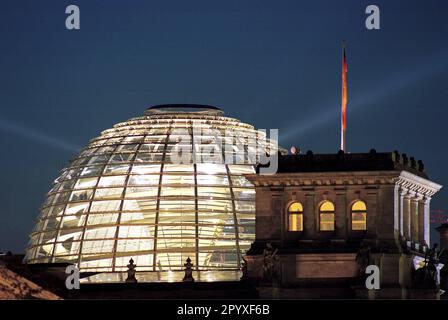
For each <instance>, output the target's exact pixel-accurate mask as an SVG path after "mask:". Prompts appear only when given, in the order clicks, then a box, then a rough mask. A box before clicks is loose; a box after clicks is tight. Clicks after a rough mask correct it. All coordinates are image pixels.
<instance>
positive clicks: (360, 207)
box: [352, 200, 367, 231]
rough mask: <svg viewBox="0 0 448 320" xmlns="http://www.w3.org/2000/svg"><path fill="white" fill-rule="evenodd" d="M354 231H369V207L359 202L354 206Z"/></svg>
mask: <svg viewBox="0 0 448 320" xmlns="http://www.w3.org/2000/svg"><path fill="white" fill-rule="evenodd" d="M352 230H355V231H358V230H361V231H362V230H367V206H366V203H365V202H364V201H361V200H358V201H356V202H355V203H354V204H353V205H352Z"/></svg>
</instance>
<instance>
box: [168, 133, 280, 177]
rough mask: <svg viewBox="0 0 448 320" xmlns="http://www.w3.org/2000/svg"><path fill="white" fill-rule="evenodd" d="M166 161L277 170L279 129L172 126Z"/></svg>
mask: <svg viewBox="0 0 448 320" xmlns="http://www.w3.org/2000/svg"><path fill="white" fill-rule="evenodd" d="M169 140H170V141H169V150H167V156H168V157H169V159H167V161H168V162H169V163H172V164H191V163H213V164H251V165H259V173H260V174H275V173H276V172H277V169H278V152H279V149H278V129H270V130H269V138H268V134H267V131H266V130H257V131H253V130H250V131H249V130H235V129H226V130H225V131H224V132H223V131H222V130H218V129H213V128H200V127H194V126H193V129H192V133H190V132H188V129H186V128H176V129H173V130H172V132H171V133H170V136H169Z"/></svg>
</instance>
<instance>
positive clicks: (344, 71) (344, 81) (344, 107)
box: [341, 42, 347, 151]
mask: <svg viewBox="0 0 448 320" xmlns="http://www.w3.org/2000/svg"><path fill="white" fill-rule="evenodd" d="M341 111H342V112H341V150H343V151H345V129H346V128H347V59H346V57H345V42H343V43H342V106H341Z"/></svg>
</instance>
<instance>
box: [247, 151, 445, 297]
mask: <svg viewBox="0 0 448 320" xmlns="http://www.w3.org/2000/svg"><path fill="white" fill-rule="evenodd" d="M247 178H248V179H249V180H250V181H251V182H252V183H253V184H254V185H255V189H256V240H255V242H254V243H253V245H252V247H251V249H250V250H249V251H248V252H247V255H246V260H247V277H248V279H250V280H252V281H259V283H261V286H263V285H265V286H266V287H269V286H271V284H272V283H274V286H275V287H276V291H275V292H276V295H277V296H276V297H277V298H284V297H296V298H300V297H306V298H310V297H313V292H315V296H316V297H330V298H331V297H337V296H340V295H341V294H342V295H344V296H351V297H376V298H378V297H379V298H412V297H419V295H420V296H423V295H425V294H427V292H423V291H421V290H420V291H416V290H413V288H414V287H415V285H414V283H413V272H414V271H415V270H414V269H413V263H414V261H415V257H425V255H427V253H428V252H429V247H428V245H429V239H430V237H429V236H430V235H429V233H430V221H429V212H430V201H431V198H432V197H433V196H434V194H435V193H436V192H437V191H438V190H440V188H441V185H439V184H437V183H434V182H432V181H430V180H429V178H428V176H427V174H426V173H425V170H424V165H423V163H422V162H421V161H415V159H414V158H412V157H411V158H408V157H407V156H406V155H405V154H399V153H398V152H390V153H377V152H376V151H375V150H371V151H370V152H369V153H363V154H362V153H360V154H345V153H343V152H342V151H340V152H339V153H338V154H320V155H317V154H316V155H315V154H313V153H312V152H308V153H307V154H305V155H279V167H278V172H277V173H276V174H274V175H260V174H253V175H248V176H247ZM372 264H373V265H376V266H378V267H379V270H380V282H381V289H380V290H373V291H372V290H365V288H364V287H363V286H364V284H363V282H362V281H361V280H360V279H363V276H364V275H363V274H365V268H366V266H367V265H372ZM313 288H314V289H315V290H314V291H313ZM305 289H306V290H305ZM266 290H267V291H266V292H267V293H266V296H269V295H270V294H272V292H273V291H272V290H271V291H269V290H268V289H266ZM269 292H270V293H269ZM434 292H435V291H434V290H432V291H431V294H432V293H434ZM332 294H333V295H334V296H332ZM431 294H430V296H431ZM434 297H436V295H434Z"/></svg>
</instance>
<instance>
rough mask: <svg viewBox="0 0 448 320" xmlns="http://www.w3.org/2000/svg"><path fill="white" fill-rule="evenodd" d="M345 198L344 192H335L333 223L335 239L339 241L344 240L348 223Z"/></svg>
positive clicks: (348, 212)
mask: <svg viewBox="0 0 448 320" xmlns="http://www.w3.org/2000/svg"><path fill="white" fill-rule="evenodd" d="M346 197H347V194H346V192H345V191H339V190H338V191H336V199H335V204H334V206H335V217H334V220H335V221H334V222H335V227H336V229H335V231H336V237H337V238H339V239H345V238H346V236H347V222H348V221H349V219H348V215H349V214H350V210H347V199H346ZM350 228H351V227H350Z"/></svg>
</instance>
